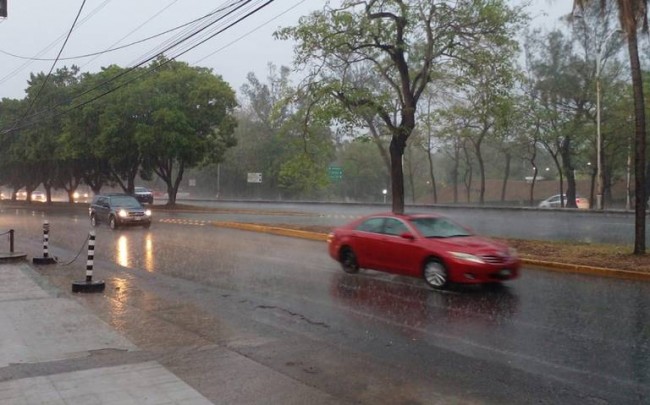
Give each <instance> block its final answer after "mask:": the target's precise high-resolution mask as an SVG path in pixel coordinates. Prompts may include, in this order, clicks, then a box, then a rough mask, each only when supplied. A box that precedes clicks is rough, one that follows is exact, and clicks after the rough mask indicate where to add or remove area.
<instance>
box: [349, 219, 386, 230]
mask: <svg viewBox="0 0 650 405" xmlns="http://www.w3.org/2000/svg"><path fill="white" fill-rule="evenodd" d="M383 226H384V218H370V219H368V220H367V221H363V222H362V223H360V224H359V225H358V226H357V227H356V230H357V231H362V232H372V233H381V230H382V228H383Z"/></svg>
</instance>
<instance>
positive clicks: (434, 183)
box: [427, 149, 438, 204]
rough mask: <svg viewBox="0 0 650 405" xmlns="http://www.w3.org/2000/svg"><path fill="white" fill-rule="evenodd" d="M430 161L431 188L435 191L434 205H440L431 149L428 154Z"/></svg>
mask: <svg viewBox="0 0 650 405" xmlns="http://www.w3.org/2000/svg"><path fill="white" fill-rule="evenodd" d="M427 157H428V159H429V176H430V177H431V187H432V191H433V203H434V204H437V203H438V191H437V189H436V176H435V175H434V173H433V156H431V149H429V151H428V153H427Z"/></svg>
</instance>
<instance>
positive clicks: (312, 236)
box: [212, 221, 650, 281]
mask: <svg viewBox="0 0 650 405" xmlns="http://www.w3.org/2000/svg"><path fill="white" fill-rule="evenodd" d="M212 224H213V225H214V226H217V227H222V228H231V229H240V230H245V231H254V232H264V233H269V234H273V235H281V236H289V237H294V238H302V239H309V240H315V241H321V242H325V241H327V234H326V233H321V232H310V231H302V230H297V229H290V228H283V227H276V226H269V225H258V224H251V223H244V222H218V221H215V222H212ZM521 262H522V263H523V264H527V265H530V266H535V267H540V268H543V269H547V270H552V271H559V272H571V273H577V274H589V275H596V276H603V277H615V278H623V279H628V280H643V281H650V273H644V272H635V271H629V270H616V269H608V268H604V267H594V266H585V265H580V264H570V263H558V262H553V261H546V260H538V259H530V258H521Z"/></svg>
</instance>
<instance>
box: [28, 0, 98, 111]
mask: <svg viewBox="0 0 650 405" xmlns="http://www.w3.org/2000/svg"><path fill="white" fill-rule="evenodd" d="M85 5H86V0H82V2H81V6H80V7H79V11H77V15H76V16H75V18H74V21H73V22H72V25H71V26H70V29H69V30H68V35H66V37H65V41H63V45H61V49H59V53H58V54H57V55H56V60H55V61H54V62H53V63H52V66H51V67H50V71H49V72H48V73H47V76H45V80H43V83H42V84H41V87H40V88H39V89H38V92H37V93H36V96H35V97H34V98H33V99H32V102H31V103H30V104H29V108H27V112H26V113H25V116H23V119H25V117H26V116H28V115H29V114H30V113H31V112H32V108H34V105H35V104H36V101H37V100H38V98H39V97H40V95H41V92H43V89H44V88H45V86H46V85H47V82H48V80H49V79H50V76H52V71H53V70H54V67H55V66H56V63H57V62H58V61H59V57H60V56H61V53H63V50H64V49H65V46H66V45H67V44H68V40H69V39H70V36H71V35H72V31H73V30H74V27H75V25H76V24H77V21H78V20H79V16H80V15H81V12H82V11H83V9H84V6H85Z"/></svg>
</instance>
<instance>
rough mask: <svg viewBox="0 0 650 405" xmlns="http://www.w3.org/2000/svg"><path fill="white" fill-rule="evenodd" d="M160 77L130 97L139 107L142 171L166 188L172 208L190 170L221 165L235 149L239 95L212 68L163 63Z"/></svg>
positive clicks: (137, 135)
mask: <svg viewBox="0 0 650 405" xmlns="http://www.w3.org/2000/svg"><path fill="white" fill-rule="evenodd" d="M154 63H156V64H157V68H156V72H155V73H154V74H152V75H150V76H148V77H147V79H146V80H144V81H142V83H141V84H140V85H139V86H137V87H136V88H135V89H134V91H133V92H132V93H131V97H133V98H135V100H133V99H131V104H132V105H133V104H137V103H140V107H141V108H140V110H139V112H141V114H142V115H141V116H138V117H137V125H136V127H135V128H134V134H135V137H134V141H135V143H136V145H137V149H138V150H139V151H140V154H141V156H142V159H143V160H142V163H143V168H144V170H145V171H146V170H147V169H149V168H150V169H151V170H153V171H154V172H155V173H156V174H157V175H158V177H160V179H162V180H163V181H164V182H165V184H166V185H167V194H168V196H169V197H168V198H169V199H168V202H167V204H168V205H170V206H173V205H175V203H176V194H177V192H178V188H179V186H180V183H181V181H182V179H183V175H184V173H185V170H186V169H187V168H191V167H194V166H197V165H199V164H206V163H213V162H214V163H217V162H220V161H221V160H222V159H223V154H224V152H225V150H226V149H227V148H230V147H232V146H234V145H235V144H236V140H235V138H234V137H233V131H234V129H235V127H236V120H235V117H234V109H235V106H236V105H237V102H236V99H235V93H234V91H233V90H232V89H231V88H230V86H229V85H228V84H227V83H226V82H224V81H223V79H222V78H221V77H219V76H216V75H214V74H213V73H212V71H211V70H210V69H206V68H195V67H190V66H188V65H187V64H186V63H184V62H178V61H171V62H169V61H167V60H165V59H159V60H157V61H156V62H154Z"/></svg>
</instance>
